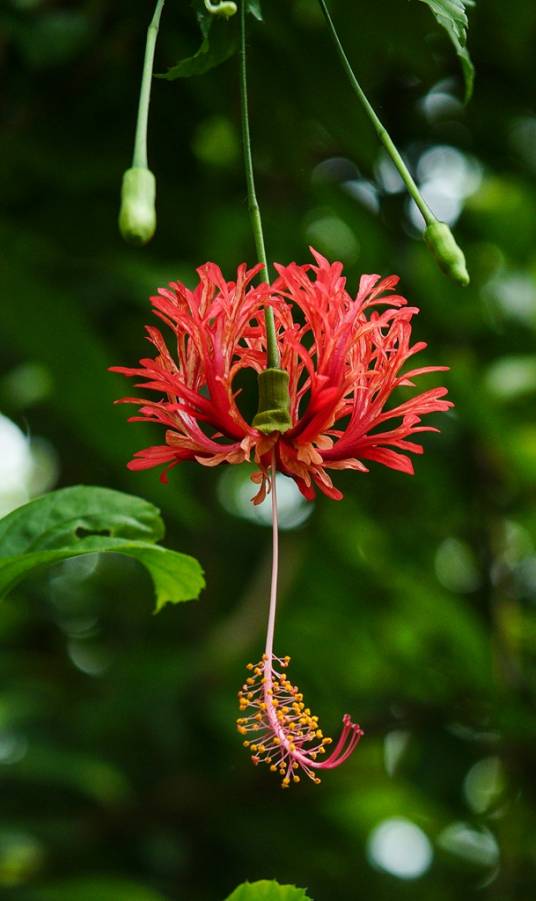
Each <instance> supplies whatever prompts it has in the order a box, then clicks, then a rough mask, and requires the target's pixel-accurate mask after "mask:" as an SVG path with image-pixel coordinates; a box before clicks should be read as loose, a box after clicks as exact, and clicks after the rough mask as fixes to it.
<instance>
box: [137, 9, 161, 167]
mask: <svg viewBox="0 0 536 901" xmlns="http://www.w3.org/2000/svg"><path fill="white" fill-rule="evenodd" d="M164 3H165V0H157V4H156V7H155V10H154V13H153V18H152V19H151V22H150V25H149V27H148V29H147V41H146V44H145V57H144V60H143V72H142V76H141V89H140V100H139V104H138V119H137V122H136V137H135V140H134V155H133V158H132V166H133V167H139V168H141V169H147V122H148V119H149V103H150V100H151V80H152V77H153V64H154V51H155V47H156V38H157V35H158V28H159V26H160V16H161V14H162V7H163V6H164Z"/></svg>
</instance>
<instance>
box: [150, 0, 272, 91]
mask: <svg viewBox="0 0 536 901" xmlns="http://www.w3.org/2000/svg"><path fill="white" fill-rule="evenodd" d="M193 7H194V9H195V13H196V17H197V21H198V23H199V27H200V29H201V34H202V36H203V42H202V44H201V46H200V48H199V50H198V51H197V52H196V53H194V55H193V56H189V57H187V58H186V59H183V60H180V62H178V63H177V64H176V65H175V66H172V67H171V68H170V69H168V70H167V72H165V73H164V74H163V75H158V76H157V77H158V78H166V79H167V80H168V81H175V79H176V78H190V77H191V76H192V75H204V74H205V72H209V71H210V69H214V68H215V67H216V66H219V65H221V63H224V62H225V61H226V60H228V59H229V58H230V57H231V56H233V54H234V53H235V52H236V50H237V49H238V21H237V20H238V18H239V17H238V15H235V16H233V17H232V18H230V19H225V18H223V17H222V16H215V15H212V14H211V13H209V12H208V10H207V8H206V6H205V4H204V2H203V0H194V2H193ZM247 11H248V12H249V13H251V15H252V16H254V17H255V18H256V19H258V20H259V21H262V11H261V3H260V0H247Z"/></svg>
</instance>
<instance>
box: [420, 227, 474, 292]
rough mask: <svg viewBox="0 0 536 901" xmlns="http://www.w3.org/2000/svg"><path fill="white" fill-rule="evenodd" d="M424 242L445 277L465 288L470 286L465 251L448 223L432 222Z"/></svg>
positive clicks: (425, 233)
mask: <svg viewBox="0 0 536 901" xmlns="http://www.w3.org/2000/svg"><path fill="white" fill-rule="evenodd" d="M424 241H425V244H426V246H427V247H428V249H429V250H430V251H431V252H432V254H433V256H434V257H435V259H436V261H437V263H438V265H439V268H440V269H442V270H443V272H444V273H445V275H448V277H449V278H451V279H452V281H453V282H456V284H457V285H461V286H462V288H465V286H466V285H468V284H469V273H468V272H467V266H466V265H465V257H464V255H463V251H462V250H460V248H459V247H458V245H457V244H456V241H455V240H454V235H453V234H452V232H451V230H450V228H449V227H448V225H447V223H446V222H439V220H437V219H436V220H435V221H434V222H432V223H431V225H429V226H428V227H427V228H426V229H425V232H424Z"/></svg>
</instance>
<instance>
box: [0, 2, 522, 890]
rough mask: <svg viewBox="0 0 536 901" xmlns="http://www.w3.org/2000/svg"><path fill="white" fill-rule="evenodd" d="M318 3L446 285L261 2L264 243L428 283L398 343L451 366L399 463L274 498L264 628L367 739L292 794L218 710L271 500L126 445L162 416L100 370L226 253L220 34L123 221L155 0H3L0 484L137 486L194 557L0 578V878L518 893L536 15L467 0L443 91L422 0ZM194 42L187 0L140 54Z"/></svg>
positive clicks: (257, 100)
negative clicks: (145, 211)
mask: <svg viewBox="0 0 536 901" xmlns="http://www.w3.org/2000/svg"><path fill="white" fill-rule="evenodd" d="M330 6H331V8H332V10H333V14H334V16H335V17H336V20H337V24H338V27H339V29H340V32H341V35H342V37H343V39H344V41H345V44H346V47H347V50H348V53H349V55H350V57H351V58H352V60H353V61H354V62H355V64H356V68H357V71H358V74H359V76H360V79H361V81H362V83H363V85H364V86H365V87H366V89H367V90H368V92H369V94H370V96H371V98H372V99H373V100H374V102H375V104H376V106H377V108H378V111H379V113H380V114H381V116H382V118H383V120H384V121H385V123H386V125H387V126H388V127H389V129H390V131H391V133H392V135H393V137H394V138H395V140H396V141H397V143H398V145H399V146H400V148H401V150H402V151H403V153H404V155H405V157H406V158H407V160H408V161H409V163H410V164H411V166H412V168H413V169H414V171H415V172H416V174H417V178H418V180H419V182H420V183H421V185H422V187H423V190H425V192H427V196H428V199H429V201H430V203H431V204H432V205H433V206H435V209H436V212H437V213H438V214H439V215H440V216H441V217H442V218H449V221H451V222H452V223H453V225H454V227H455V231H456V235H457V238H458V239H459V241H460V243H461V244H462V246H463V247H464V250H465V252H466V255H467V260H468V266H469V269H470V271H471V276H472V282H471V285H470V287H469V288H467V289H466V290H464V291H461V290H459V289H457V288H456V287H454V286H452V285H451V284H449V283H448V282H447V280H446V279H445V278H444V277H442V276H441V274H440V273H439V272H438V271H437V270H436V267H435V264H434V262H433V260H431V259H430V258H429V256H428V254H427V252H426V249H425V248H424V246H423V244H422V242H421V241H420V240H418V222H417V220H416V218H415V215H414V213H412V212H411V211H410V210H409V209H408V205H407V203H406V200H405V196H404V194H403V193H401V192H400V191H399V190H398V184H397V181H396V177H395V176H394V175H393V172H392V170H391V169H390V167H389V166H388V165H387V163H386V161H385V158H384V157H383V154H382V153H381V152H380V150H379V148H378V145H377V142H376V139H375V136H374V134H373V133H372V131H371V129H370V128H369V126H368V124H367V122H366V121H365V119H364V116H363V114H362V112H361V110H360V109H359V108H358V107H357V105H356V103H355V101H354V99H353V98H352V96H351V94H350V91H349V88H348V86H347V84H346V82H345V80H344V78H343V76H342V74H341V72H340V71H339V68H338V65H337V62H336V60H335V58H334V55H333V51H332V47H331V45H330V43H329V39H328V36H327V34H326V31H325V29H324V26H323V23H322V20H321V17H320V14H319V10H318V5H317V4H316V3H315V2H314V0H294V2H292V3H288V2H285V0H274V2H272V3H265V10H264V11H265V20H266V21H265V24H261V23H258V22H255V21H254V20H253V19H251V21H250V41H249V43H250V48H251V49H250V86H251V108H252V128H253V140H254V149H255V160H256V167H257V172H258V193H259V197H260V199H261V203H262V207H263V211H264V218H265V228H266V236H267V244H268V252H269V256H270V257H271V259H276V260H282V261H285V262H286V261H289V260H292V259H296V260H297V261H299V262H305V261H306V260H307V249H306V245H307V243H308V241H311V240H313V241H314V242H315V244H316V246H317V247H318V249H319V250H321V251H325V252H328V253H329V254H330V255H331V256H338V257H340V258H341V259H342V260H343V262H344V263H345V264H346V267H347V274H348V278H349V285H350V286H353V285H355V284H356V282H357V279H358V276H359V274H360V273H361V272H381V273H384V274H388V273H390V272H393V271H394V272H398V273H399V274H400V275H401V277H402V282H401V285H402V291H403V293H405V294H406V295H407V296H408V297H409V298H410V299H411V301H412V302H413V303H416V304H417V305H418V306H419V307H421V309H422V313H421V316H420V317H419V320H418V321H417V324H416V337H417V338H418V339H419V340H420V339H425V340H427V341H428V342H429V347H430V349H429V351H426V352H425V354H423V355H422V357H421V359H422V360H423V361H424V360H425V358H426V359H428V360H429V361H430V362H434V363H444V364H446V365H449V366H450V367H451V371H450V372H449V373H448V374H445V375H444V377H443V378H444V383H445V384H447V385H448V386H449V390H450V394H451V397H452V399H453V400H454V402H455V404H456V407H455V410H454V411H453V412H452V414H451V415H449V416H448V417H447V416H443V417H438V421H437V424H438V425H439V426H440V427H441V429H442V434H441V435H429V436H426V437H425V444H426V454H425V456H424V457H423V458H422V459H419V460H417V465H416V475H415V477H414V478H408V477H406V476H403V475H400V474H399V473H396V472H392V471H388V470H386V469H382V468H381V467H379V466H377V467H375V468H374V469H373V470H372V471H371V473H370V474H369V475H360V474H356V473H341V474H337V477H336V481H337V484H338V485H339V486H340V487H341V488H342V490H343V491H344V492H345V500H344V501H343V502H341V503H340V504H336V503H334V502H330V501H327V500H325V499H323V498H321V499H319V500H318V502H316V503H315V504H314V509H313V511H312V515H310V516H309V517H306V516H305V514H303V515H302V513H300V515H299V516H298V517H297V518H296V516H294V520H292V517H291V519H290V520H289V522H290V524H291V525H292V522H294V527H293V528H289V529H288V530H287V531H286V532H285V534H284V536H283V547H282V580H281V587H282V591H281V609H280V616H279V625H278V634H279V638H278V648H279V652H280V653H282V654H286V653H289V654H291V655H292V658H293V660H292V665H291V666H292V672H293V674H294V678H295V679H296V681H297V682H298V684H299V685H300V686H301V688H302V690H303V691H304V694H305V697H306V699H307V701H308V703H309V704H310V705H311V706H312V707H313V708H314V710H315V712H317V713H318V714H319V716H320V718H321V723H322V725H323V727H324V728H325V730H326V731H327V732H330V733H334V732H335V730H336V729H337V727H338V723H339V721H340V715H341V714H342V713H344V712H345V711H346V710H348V711H350V712H351V713H352V714H353V715H355V716H356V717H357V718H358V719H359V721H360V722H361V724H362V725H363V727H364V728H365V730H366V736H365V738H364V739H363V741H362V743H361V745H360V747H359V750H358V751H357V752H356V754H355V755H354V757H353V758H352V760H351V761H350V762H348V763H347V764H346V765H345V767H344V768H341V769H340V770H337V771H335V772H333V773H331V774H328V776H327V777H326V778H325V779H324V781H323V783H322V785H321V786H314V785H308V784H302V785H300V786H298V787H297V789H296V790H293V791H289V792H288V793H283V792H281V790H280V789H279V786H278V784H277V781H273V780H272V779H271V774H269V773H266V772H264V771H261V770H257V769H255V768H254V767H252V766H251V763H250V761H249V759H248V756H247V754H246V753H245V752H244V751H243V749H242V748H241V745H240V740H239V737H238V736H237V735H236V733H235V730H234V722H233V721H234V717H235V715H236V709H235V708H236V695H235V693H236V689H237V688H238V687H239V685H240V684H241V682H242V680H243V665H244V664H245V663H246V662H247V661H248V660H250V659H252V660H253V659H257V657H258V655H259V653H260V651H261V648H262V641H263V634H262V633H263V628H264V621H265V614H266V600H267V583H268V576H269V530H268V529H267V527H266V525H265V524H263V523H262V522H261V521H255V522H252V521H251V519H249V518H247V517H248V516H250V515H251V514H250V508H249V507H248V506H247V502H245V501H244V497H246V498H247V497H248V494H247V491H248V488H247V487H246V485H245V482H239V481H236V482H234V481H233V482H232V484H231V482H229V480H227V481H225V478H226V471H223V470H221V471H219V470H217V469H216V470H207V469H205V468H201V467H198V468H196V467H195V466H186V465H185V466H184V467H179V468H178V469H176V470H174V471H173V473H172V476H171V478H170V484H169V485H168V486H162V485H161V484H160V483H159V480H158V474H157V473H155V472H149V473H144V474H143V473H142V474H140V473H130V472H128V471H127V470H126V468H125V463H126V461H127V459H128V458H129V456H130V455H131V454H132V452H133V451H134V450H136V449H137V448H139V447H142V446H143V445H144V444H148V443H151V442H153V441H154V440H155V439H156V442H158V441H159V440H160V436H158V435H156V434H155V433H153V432H151V431H150V430H149V429H146V428H145V427H144V426H143V425H141V424H136V425H130V426H127V425H126V422H125V420H126V415H127V414H126V412H125V411H124V410H123V409H122V408H117V407H116V408H114V407H113V406H112V402H113V400H114V398H116V397H118V396H121V394H123V393H124V392H125V384H124V382H123V380H122V379H121V378H120V377H118V376H112V375H110V374H109V373H107V371H106V367H107V366H109V365H110V364H114V363H116V364H119V363H125V364H132V363H133V362H134V361H136V360H137V359H138V358H139V356H141V355H143V354H144V353H145V341H144V338H143V324H144V323H145V322H146V321H148V318H149V312H148V303H147V296H148V295H149V294H150V293H154V291H155V289H156V288H157V287H158V286H159V285H163V284H165V283H166V281H168V280H170V279H172V278H173V279H176V278H180V279H185V280H186V281H188V282H190V283H191V282H192V281H193V279H194V269H195V267H196V266H197V265H199V264H200V263H202V262H204V261H205V260H207V259H214V260H216V261H217V262H219V263H220V264H221V265H222V267H223V269H224V271H225V273H226V274H227V275H228V277H231V276H232V273H233V271H234V269H235V267H236V265H237V263H239V262H241V261H242V260H245V259H247V260H249V261H250V262H253V247H252V240H251V235H250V230H249V222H248V216H247V210H246V206H245V188H244V181H243V175H242V171H241V163H240V153H239V150H238V148H239V108H238V81H237V61H236V59H232V60H229V61H228V62H226V63H225V64H224V65H223V66H222V67H221V68H219V69H217V70H216V71H215V72H213V73H209V74H207V75H204V76H202V77H200V78H196V79H190V80H181V81H177V82H173V83H168V82H166V81H164V80H157V81H155V83H154V89H153V100H152V107H151V116H150V133H149V158H150V165H151V168H152V170H153V171H154V172H155V173H156V176H157V205H158V219H159V221H158V230H157V234H156V236H155V238H154V240H153V242H152V244H151V245H150V247H149V248H147V249H144V250H143V251H141V250H137V249H133V248H129V247H127V246H125V245H124V244H123V243H122V241H121V239H120V237H119V235H118V233H117V225H116V223H117V209H118V199H119V189H120V181H121V174H122V172H123V171H124V169H125V168H126V167H127V166H128V165H129V162H130V157H131V152H132V140H133V133H134V120H135V111H136V105H137V94H138V86H139V77H140V72H141V61H142V55H143V46H144V40H145V29H146V26H147V22H148V20H149V18H150V15H151V13H152V9H151V8H150V7H151V4H147V3H141V2H139V0H137V2H127V0H117V2H116V3H114V4H109V3H105V2H104V0H91V2H86V3H76V2H69V3H67V2H63V3H62V2H54V0H7V3H4V4H3V5H2V9H1V11H0V26H1V29H2V38H1V43H0V51H1V59H2V65H3V69H4V72H3V76H4V84H5V85H6V90H5V92H4V97H3V100H2V105H3V110H2V121H3V135H2V167H1V168H0V197H1V210H2V212H1V213H0V247H1V251H0V266H1V283H2V288H3V304H2V312H1V321H0V332H1V341H2V344H1V346H2V374H1V376H0V403H1V405H2V410H3V413H4V414H5V417H7V418H6V419H5V420H2V432H1V434H2V437H3V436H4V435H6V436H8V434H9V441H10V442H12V444H11V445H10V446H15V444H16V442H17V441H19V443H20V441H22V439H21V438H20V433H19V432H18V431H17V429H16V428H15V426H12V427H11V426H10V423H9V422H8V420H11V421H12V422H13V423H15V425H16V426H17V427H18V429H20V430H21V431H22V432H23V433H25V434H26V435H27V436H28V438H29V443H28V442H24V441H22V443H20V452H19V453H18V456H17V460H18V461H19V464H20V465H21V466H22V463H23V464H24V466H22V469H20V467H19V470H17V472H18V473H19V475H20V472H22V471H23V477H22V476H20V483H17V486H16V490H15V488H14V489H13V492H12V494H11V495H10V496H9V497H7V495H8V494H9V492H8V488H9V484H10V483H9V480H8V478H7V476H6V475H5V472H4V470H2V472H3V473H4V475H3V476H2V478H3V482H2V492H3V494H2V502H3V503H5V504H6V505H9V504H11V505H12V504H13V503H16V502H17V498H18V502H19V503H20V502H21V501H22V500H24V492H26V496H27V493H39V492H41V491H43V490H46V489H47V488H51V487H55V486H57V487H61V486H66V485H72V484H78V483H82V484H83V483H86V484H101V485H104V486H108V487H113V488H116V489H122V490H126V491H128V492H129V493H131V494H139V495H142V496H144V497H146V498H147V499H149V500H150V501H152V502H154V503H156V504H157V505H158V506H159V507H161V508H162V509H163V511H164V513H165V518H166V522H167V525H168V540H167V543H168V546H170V547H174V548H177V549H180V550H181V551H185V552H187V553H190V554H192V555H193V556H195V557H198V558H199V559H200V560H201V562H202V564H203V566H204V568H205V571H206V576H207V586H208V587H207V589H206V591H205V592H204V594H203V597H202V600H201V602H200V603H199V604H193V605H183V606H180V607H177V608H171V607H168V608H167V609H165V610H164V611H163V612H162V613H161V614H160V615H159V616H157V617H154V616H151V615H150V614H149V607H148V599H149V597H150V593H151V586H150V580H149V577H148V576H147V575H146V574H144V572H143V571H142V570H141V568H140V567H139V565H138V564H137V563H135V562H134V561H130V560H126V559H125V558H119V557H107V556H105V557H101V558H96V557H85V558H79V559H75V560H71V561H66V562H65V563H63V564H61V565H58V566H57V567H56V568H55V569H51V570H50V571H49V572H48V574H47V576H46V577H40V576H36V577H35V578H33V579H32V580H30V581H28V582H27V583H24V585H22V586H21V587H19V588H18V589H17V590H16V591H15V592H14V593H13V594H12V596H11V597H10V598H9V599H8V601H6V602H4V603H3V605H2V607H1V609H0V640H1V642H2V648H3V650H2V655H1V657H0V684H1V686H2V689H1V694H0V781H1V783H2V788H1V793H2V809H1V813H0V896H1V897H5V898H6V899H13V901H18V899H20V901H25V899H26V901H31V899H34V901H36V899H39V901H44V899H49V898H50V899H52V898H58V899H63V898H69V901H82V899H88V898H91V899H92V901H93V899H95V901H105V899H107V898H108V897H110V898H111V897H114V899H117V901H123V899H124V901H136V899H137V898H139V899H140V901H141V899H144V898H147V901H149V899H151V898H155V899H156V898H160V897H161V898H165V899H177V901H178V899H181V901H218V899H221V898H225V897H226V896H228V895H229V894H230V892H231V891H232V890H233V889H234V887H235V886H236V885H238V884H239V883H241V882H243V881H244V880H245V879H249V880H251V881H255V880H258V879H272V878H277V879H278V880H279V881H280V882H281V883H290V884H295V885H303V886H307V887H308V893H310V895H311V897H313V898H315V899H316V901H328V899H329V901H339V899H340V901H349V899H353V898H361V897H369V898H374V901H387V899H388V901H404V899H408V898H411V899H412V901H452V899H455V898H458V897H463V898H471V897H473V896H474V897H478V898H489V899H497V901H510V899H519V901H526V899H529V898H531V897H533V896H534V893H535V892H536V859H535V847H536V813H535V810H534V800H535V798H534V796H535V788H534V765H535V755H534V746H535V738H536V713H535V704H534V702H535V696H536V675H535V670H534V659H535V656H536V607H535V602H536V552H535V540H536V513H535V510H536V507H535V504H534V498H535V488H536V423H535V420H534V392H535V389H536V378H535V366H536V353H535V351H534V338H535V331H536V250H535V248H536V187H535V182H534V179H535V175H536V149H535V148H536V109H535V107H534V91H533V81H534V55H533V47H534V40H535V38H536V11H535V9H534V5H533V4H532V3H527V2H525V0H512V2H511V3H510V4H509V5H508V11H507V13H506V11H505V8H504V3H503V2H501V0H486V2H480V3H479V4H477V6H476V7H475V8H474V9H471V10H470V19H471V29H470V36H469V45H470V51H471V57H472V59H473V61H474V63H475V67H476V72H477V77H476V82H475V94H474V98H473V100H472V101H471V103H470V105H469V106H468V107H466V108H464V107H463V105H462V103H461V98H462V96H463V85H462V82H461V76H460V71H459V68H458V60H457V59H456V56H455V54H454V52H453V50H452V47H451V45H450V43H449V40H448V37H447V36H446V34H445V33H444V31H443V30H442V29H440V28H438V27H437V25H436V23H435V22H434V19H433V17H432V16H431V15H430V12H429V10H428V9H427V8H426V5H425V4H424V3H417V2H411V3H400V0H382V2H381V3H374V4H369V3H360V4H358V5H356V4H354V3H349V2H343V0H332V3H331V4H330ZM198 46H199V34H198V29H197V25H196V23H195V19H194V17H193V15H192V12H191V9H190V7H189V5H188V4H174V3H168V4H166V9H165V14H164V17H163V20H162V30H161V35H160V39H159V45H158V48H157V70H158V71H161V72H164V71H165V70H166V69H167V67H168V66H171V65H173V64H174V63H175V62H176V61H177V59H180V58H184V57H187V56H191V55H192V54H193V53H195V51H196V49H197V48H198ZM429 384H430V385H433V384H437V377H432V376H431V377H430V378H429ZM246 402H247V403H250V404H251V403H254V398H253V397H252V396H248V395H247V391H246ZM440 420H441V421H440ZM4 426H5V428H4ZM10 429H11V431H10ZM17 436H19V437H17ZM6 440H7V439H6ZM6 446H7V445H6ZM7 460H8V455H7V451H6V453H5V454H4V453H3V454H2V461H3V463H2V465H3V466H4V465H5V466H7V462H6V461H7ZM13 471H15V470H13ZM10 478H11V476H10ZM13 478H14V476H13ZM244 480H245V481H247V474H245V475H244ZM17 492H18V493H17ZM229 493H230V494H231V495H232V503H231V502H230V501H229V497H228V496H229ZM6 498H7V500H6ZM226 498H227V500H226ZM14 499H15V500H14ZM300 509H301V508H300ZM294 512H296V511H294ZM298 512H299V511H298ZM300 517H301V520H300ZM296 521H298V522H299V523H300V524H298V525H296Z"/></svg>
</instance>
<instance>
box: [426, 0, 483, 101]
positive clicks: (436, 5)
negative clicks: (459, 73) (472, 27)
mask: <svg viewBox="0 0 536 901" xmlns="http://www.w3.org/2000/svg"><path fill="white" fill-rule="evenodd" d="M421 2H422V3H426V5H427V6H429V7H430V9H431V10H432V12H433V14H434V16H435V17H436V19H437V21H438V22H439V24H440V25H442V26H443V28H444V29H445V30H446V31H447V32H448V35H449V37H450V39H451V41H452V43H453V44H454V46H455V48H456V53H457V54H458V56H459V57H460V60H461V64H462V69H463V75H464V79H465V100H466V102H467V101H468V100H469V99H470V97H471V94H472V93H473V81H474V77H475V70H474V67H473V63H472V62H471V57H470V56H469V51H468V50H467V28H468V25H469V22H468V19H467V13H466V11H465V8H466V7H467V6H473V5H474V4H473V0H421Z"/></svg>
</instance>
